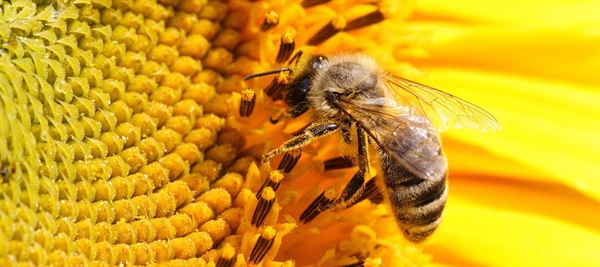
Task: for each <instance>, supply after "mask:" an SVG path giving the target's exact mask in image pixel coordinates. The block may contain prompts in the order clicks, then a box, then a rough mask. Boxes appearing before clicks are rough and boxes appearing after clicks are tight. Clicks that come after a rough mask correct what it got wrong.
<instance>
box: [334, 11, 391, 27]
mask: <svg viewBox="0 0 600 267" xmlns="http://www.w3.org/2000/svg"><path fill="white" fill-rule="evenodd" d="M384 19H385V17H384V16H383V13H381V11H380V10H375V11H373V12H371V13H369V14H366V15H364V16H362V17H360V18H357V19H355V20H352V21H350V22H348V25H346V28H345V29H344V30H345V31H349V30H354V29H358V28H362V27H366V26H369V25H373V24H375V23H379V22H382V21H383V20H384Z"/></svg>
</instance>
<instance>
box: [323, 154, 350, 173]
mask: <svg viewBox="0 0 600 267" xmlns="http://www.w3.org/2000/svg"><path fill="white" fill-rule="evenodd" d="M323 163H324V164H325V171H331V170H338V169H347V168H352V167H354V166H355V165H354V162H352V161H351V160H350V159H348V158H344V157H337V158H332V159H328V160H326V161H325V162H323Z"/></svg>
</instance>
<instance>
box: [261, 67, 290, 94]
mask: <svg viewBox="0 0 600 267" xmlns="http://www.w3.org/2000/svg"><path fill="white" fill-rule="evenodd" d="M290 71H291V70H290ZM288 78H289V74H287V73H285V72H283V71H281V72H279V75H277V76H275V78H274V79H273V81H272V82H271V83H270V84H269V86H267V88H265V93H267V96H269V97H271V98H273V99H274V100H277V99H280V98H281V90H283V89H285V86H286V85H287V84H288V82H289V79H288Z"/></svg>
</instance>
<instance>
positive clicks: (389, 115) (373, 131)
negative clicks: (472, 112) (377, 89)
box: [339, 98, 447, 181]
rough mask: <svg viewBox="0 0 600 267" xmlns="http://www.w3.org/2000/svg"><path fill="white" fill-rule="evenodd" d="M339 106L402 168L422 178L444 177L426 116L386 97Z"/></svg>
mask: <svg viewBox="0 0 600 267" xmlns="http://www.w3.org/2000/svg"><path fill="white" fill-rule="evenodd" d="M339 106H340V107H341V108H342V109H343V110H344V112H345V113H346V114H347V115H349V116H351V117H352V118H353V120H354V121H357V122H359V127H361V128H363V129H364V130H365V131H366V132H367V133H368V135H369V136H370V137H371V138H372V139H373V140H374V141H375V143H377V145H378V146H379V147H380V148H381V149H382V150H383V151H384V152H385V153H386V154H387V155H388V156H390V157H391V158H392V159H393V160H394V161H395V162H396V163H398V164H400V165H401V166H402V167H404V169H406V170H407V171H409V172H411V173H412V174H414V175H415V176H417V177H419V178H422V179H425V180H432V181H438V180H440V179H442V178H443V177H444V174H445V172H446V170H447V162H446V158H445V157H444V156H443V155H442V151H441V143H440V140H439V136H438V133H437V130H436V129H435V128H433V127H432V126H431V124H430V122H429V120H428V119H427V118H425V117H424V116H422V115H420V114H415V113H414V112H413V110H411V109H409V108H408V107H402V106H398V105H397V104H396V103H395V102H394V101H390V99H387V98H375V99H367V100H363V101H340V102H339Z"/></svg>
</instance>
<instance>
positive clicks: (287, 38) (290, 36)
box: [277, 28, 296, 63]
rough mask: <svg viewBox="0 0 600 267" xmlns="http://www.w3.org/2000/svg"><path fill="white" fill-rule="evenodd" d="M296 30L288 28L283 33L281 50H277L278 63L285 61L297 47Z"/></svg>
mask: <svg viewBox="0 0 600 267" xmlns="http://www.w3.org/2000/svg"><path fill="white" fill-rule="evenodd" d="M295 38H296V31H295V30H294V29H292V28H288V29H287V30H286V31H285V32H284V33H282V34H281V44H280V45H279V52H277V63H284V62H285V61H286V60H288V58H290V56H291V55H292V53H293V52H294V48H295V47H296V41H295V40H294V39H295Z"/></svg>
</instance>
